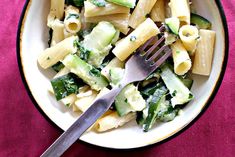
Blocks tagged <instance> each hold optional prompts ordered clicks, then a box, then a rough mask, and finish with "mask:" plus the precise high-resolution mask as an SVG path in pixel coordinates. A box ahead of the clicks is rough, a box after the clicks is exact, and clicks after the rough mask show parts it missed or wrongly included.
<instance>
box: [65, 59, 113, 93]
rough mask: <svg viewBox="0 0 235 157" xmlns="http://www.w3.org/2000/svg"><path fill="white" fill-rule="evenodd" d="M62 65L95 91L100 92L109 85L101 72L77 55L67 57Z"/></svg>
mask: <svg viewBox="0 0 235 157" xmlns="http://www.w3.org/2000/svg"><path fill="white" fill-rule="evenodd" d="M62 63H63V64H64V65H65V67H66V68H68V69H70V71H71V72H72V73H74V74H76V75H78V77H80V78H81V79H82V80H83V81H84V82H86V83H87V84H88V85H90V86H91V88H92V89H94V90H97V91H99V90H101V89H102V88H104V87H106V86H107V85H108V82H107V80H106V78H105V77H104V76H102V75H101V73H100V71H99V70H97V69H96V68H94V67H93V66H92V65H90V64H88V63H86V62H85V61H83V60H81V59H80V58H79V57H78V56H77V55H68V56H66V57H65V59H64V60H63V61H62Z"/></svg>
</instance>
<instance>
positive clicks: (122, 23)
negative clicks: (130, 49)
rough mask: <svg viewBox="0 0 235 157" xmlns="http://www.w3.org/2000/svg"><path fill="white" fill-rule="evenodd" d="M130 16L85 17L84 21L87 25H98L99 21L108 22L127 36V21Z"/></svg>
mask: <svg viewBox="0 0 235 157" xmlns="http://www.w3.org/2000/svg"><path fill="white" fill-rule="evenodd" d="M129 17H130V14H113V15H104V16H96V17H86V18H85V21H86V22H88V23H98V22H101V21H108V22H110V23H112V24H113V25H114V26H115V27H116V28H117V29H118V30H119V31H120V32H122V33H123V34H127V33H128V31H129V28H128V21H129Z"/></svg>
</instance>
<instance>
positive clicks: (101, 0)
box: [90, 0, 106, 7]
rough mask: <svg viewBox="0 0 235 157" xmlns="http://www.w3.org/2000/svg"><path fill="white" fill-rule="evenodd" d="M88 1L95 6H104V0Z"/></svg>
mask: <svg viewBox="0 0 235 157" xmlns="http://www.w3.org/2000/svg"><path fill="white" fill-rule="evenodd" d="M90 2H91V3H92V4H94V5H96V6H97V7H105V5H106V2H105V0H90Z"/></svg>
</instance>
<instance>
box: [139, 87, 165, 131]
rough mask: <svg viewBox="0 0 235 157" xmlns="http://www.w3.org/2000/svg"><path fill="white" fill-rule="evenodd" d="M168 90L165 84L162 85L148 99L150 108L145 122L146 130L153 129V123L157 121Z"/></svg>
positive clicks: (144, 127)
mask: <svg viewBox="0 0 235 157" xmlns="http://www.w3.org/2000/svg"><path fill="white" fill-rule="evenodd" d="M167 91H168V90H167V88H166V87H165V86H161V87H160V88H158V89H157V90H156V91H155V92H154V94H153V95H152V96H151V97H149V99H148V100H147V103H148V106H149V109H148V116H147V118H146V120H145V122H144V124H143V129H144V131H146V132H147V131H149V129H151V128H152V126H153V124H154V123H155V121H156V118H157V114H158V112H159V108H160V105H161V103H163V101H164V100H165V95H166V93H167Z"/></svg>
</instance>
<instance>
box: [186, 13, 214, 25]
mask: <svg viewBox="0 0 235 157" xmlns="http://www.w3.org/2000/svg"><path fill="white" fill-rule="evenodd" d="M191 24H192V25H196V26H197V27H198V28H200V29H210V28H211V25H212V24H211V22H210V21H209V20H207V19H206V18H204V17H202V16H200V15H198V14H194V13H191Z"/></svg>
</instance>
